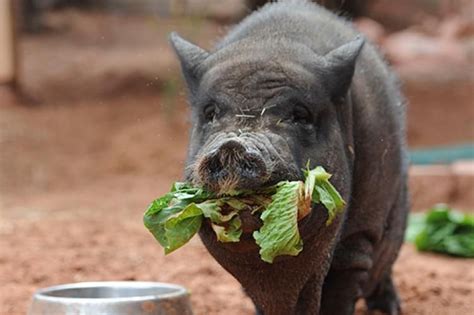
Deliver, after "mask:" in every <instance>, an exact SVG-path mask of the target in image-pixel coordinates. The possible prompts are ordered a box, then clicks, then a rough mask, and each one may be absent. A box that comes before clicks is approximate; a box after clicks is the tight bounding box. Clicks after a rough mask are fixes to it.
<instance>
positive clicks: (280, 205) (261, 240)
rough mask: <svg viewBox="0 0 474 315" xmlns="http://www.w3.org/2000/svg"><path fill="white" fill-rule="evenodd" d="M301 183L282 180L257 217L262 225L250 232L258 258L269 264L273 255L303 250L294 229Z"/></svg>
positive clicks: (290, 253)
mask: <svg viewBox="0 0 474 315" xmlns="http://www.w3.org/2000/svg"><path fill="white" fill-rule="evenodd" d="M303 187H304V186H303V183H302V182H283V183H281V184H279V185H278V188H277V192H276V193H275V195H273V200H272V202H271V203H270V205H269V206H268V208H267V209H266V210H265V211H263V213H262V215H261V216H260V218H261V219H262V221H263V226H262V227H261V228H260V230H259V231H255V232H254V233H253V237H254V239H255V241H256V242H257V244H258V245H259V246H260V257H261V258H262V260H263V261H266V262H268V263H272V262H273V259H274V258H275V257H276V256H280V255H291V256H296V255H298V254H299V252H301V250H302V249H303V241H302V240H301V237H300V234H299V231H298V205H299V202H300V194H301V190H302V189H303Z"/></svg>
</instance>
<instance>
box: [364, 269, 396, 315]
mask: <svg viewBox="0 0 474 315" xmlns="http://www.w3.org/2000/svg"><path fill="white" fill-rule="evenodd" d="M365 301H366V303H367V308H368V313H369V314H380V313H377V311H380V312H383V313H384V314H388V315H400V314H401V307H400V299H399V298H398V294H397V289H395V286H394V285H393V282H392V278H391V277H387V278H385V280H383V281H382V282H380V284H379V285H378V286H377V288H376V289H375V291H374V293H372V295H370V296H369V297H367V298H366V299H365Z"/></svg>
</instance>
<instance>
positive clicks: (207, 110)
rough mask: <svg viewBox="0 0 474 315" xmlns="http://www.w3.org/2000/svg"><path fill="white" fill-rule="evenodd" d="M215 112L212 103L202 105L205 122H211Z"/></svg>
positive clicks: (215, 108) (214, 106)
mask: <svg viewBox="0 0 474 315" xmlns="http://www.w3.org/2000/svg"><path fill="white" fill-rule="evenodd" d="M216 114H217V107H216V105H214V104H209V105H207V106H206V107H204V110H203V117H204V121H205V122H211V121H213V120H214V118H215V117H216Z"/></svg>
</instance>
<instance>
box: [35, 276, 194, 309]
mask: <svg viewBox="0 0 474 315" xmlns="http://www.w3.org/2000/svg"><path fill="white" fill-rule="evenodd" d="M97 287H115V288H117V287H124V288H125V287H128V288H153V287H155V288H158V287H160V288H170V289H175V291H172V292H170V293H165V294H159V295H158V294H149V295H140V296H129V297H101V298H89V297H87V298H83V297H63V296H50V295H47V293H50V292H54V291H58V290H66V289H80V288H97ZM188 295H189V291H188V289H186V288H185V287H183V286H181V285H178V284H172V283H165V282H154V281H88V282H74V283H65V284H59V285H54V286H49V287H45V288H41V289H38V290H36V292H35V293H34V294H33V301H35V300H36V301H47V302H56V303H62V302H64V303H70V304H72V303H88V304H90V303H101V304H102V303H104V302H107V303H121V302H122V303H123V302H143V301H149V300H161V299H165V298H166V299H175V298H179V297H185V296H188Z"/></svg>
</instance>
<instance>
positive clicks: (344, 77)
mask: <svg viewBox="0 0 474 315" xmlns="http://www.w3.org/2000/svg"><path fill="white" fill-rule="evenodd" d="M364 43H365V41H364V39H363V38H362V37H357V38H356V39H354V40H352V41H350V42H348V43H346V44H344V45H342V46H340V47H338V48H336V49H334V50H332V51H330V52H329V53H328V54H326V56H324V59H325V61H326V67H327V68H326V71H327V72H328V80H327V81H326V82H327V88H328V90H329V93H330V96H331V99H332V100H336V99H338V98H341V97H344V96H346V94H347V91H348V89H349V86H350V85H351V82H352V77H353V76H354V69H355V65H356V61H357V57H358V56H359V54H360V52H361V50H362V47H363V46H364Z"/></svg>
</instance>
